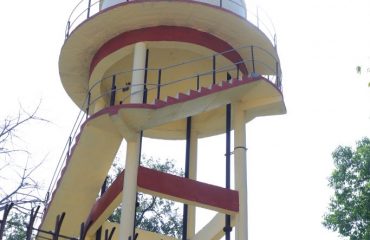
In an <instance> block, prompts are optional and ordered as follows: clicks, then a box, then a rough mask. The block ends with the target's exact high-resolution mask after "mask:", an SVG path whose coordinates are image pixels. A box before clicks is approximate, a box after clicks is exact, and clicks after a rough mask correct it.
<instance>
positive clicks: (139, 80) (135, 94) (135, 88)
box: [131, 42, 146, 103]
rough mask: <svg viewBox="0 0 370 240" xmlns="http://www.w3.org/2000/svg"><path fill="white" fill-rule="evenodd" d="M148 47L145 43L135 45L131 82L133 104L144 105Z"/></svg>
mask: <svg viewBox="0 0 370 240" xmlns="http://www.w3.org/2000/svg"><path fill="white" fill-rule="evenodd" d="M145 58H146V45H145V43H143V42H139V43H136V44H135V47H134V59H133V65H132V68H133V72H132V81H131V103H142V102H143V95H144V76H145V70H144V68H145Z"/></svg>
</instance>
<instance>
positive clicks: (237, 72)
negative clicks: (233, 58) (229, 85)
mask: <svg viewBox="0 0 370 240" xmlns="http://www.w3.org/2000/svg"><path fill="white" fill-rule="evenodd" d="M236 79H237V80H239V63H238V64H236Z"/></svg>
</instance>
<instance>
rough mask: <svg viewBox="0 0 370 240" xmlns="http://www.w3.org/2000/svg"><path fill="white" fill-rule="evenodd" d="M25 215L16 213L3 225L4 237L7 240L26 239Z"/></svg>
mask: <svg viewBox="0 0 370 240" xmlns="http://www.w3.org/2000/svg"><path fill="white" fill-rule="evenodd" d="M26 218H27V216H26V214H23V213H20V212H16V213H13V214H11V215H10V218H9V219H8V221H7V222H6V225H5V232H4V233H5V234H4V235H5V237H6V239H7V240H24V239H26V223H25V222H26V221H27V220H28V219H26Z"/></svg>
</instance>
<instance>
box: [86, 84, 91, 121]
mask: <svg viewBox="0 0 370 240" xmlns="http://www.w3.org/2000/svg"><path fill="white" fill-rule="evenodd" d="M90 101H91V92H90V91H89V93H88V94H87V108H86V119H87V118H88V116H89V110H90Z"/></svg>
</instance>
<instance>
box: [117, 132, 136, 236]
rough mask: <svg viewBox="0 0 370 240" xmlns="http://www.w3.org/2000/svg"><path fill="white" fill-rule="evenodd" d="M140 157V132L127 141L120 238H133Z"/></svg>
mask: <svg viewBox="0 0 370 240" xmlns="http://www.w3.org/2000/svg"><path fill="white" fill-rule="evenodd" d="M139 158H140V134H137V135H136V137H135V138H134V139H132V140H128V141H127V147H126V166H125V178H124V185H123V191H122V196H123V199H122V210H121V223H120V234H119V239H120V240H127V239H128V238H129V237H130V236H131V239H133V230H134V225H135V208H136V192H137V175H138V167H139Z"/></svg>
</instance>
